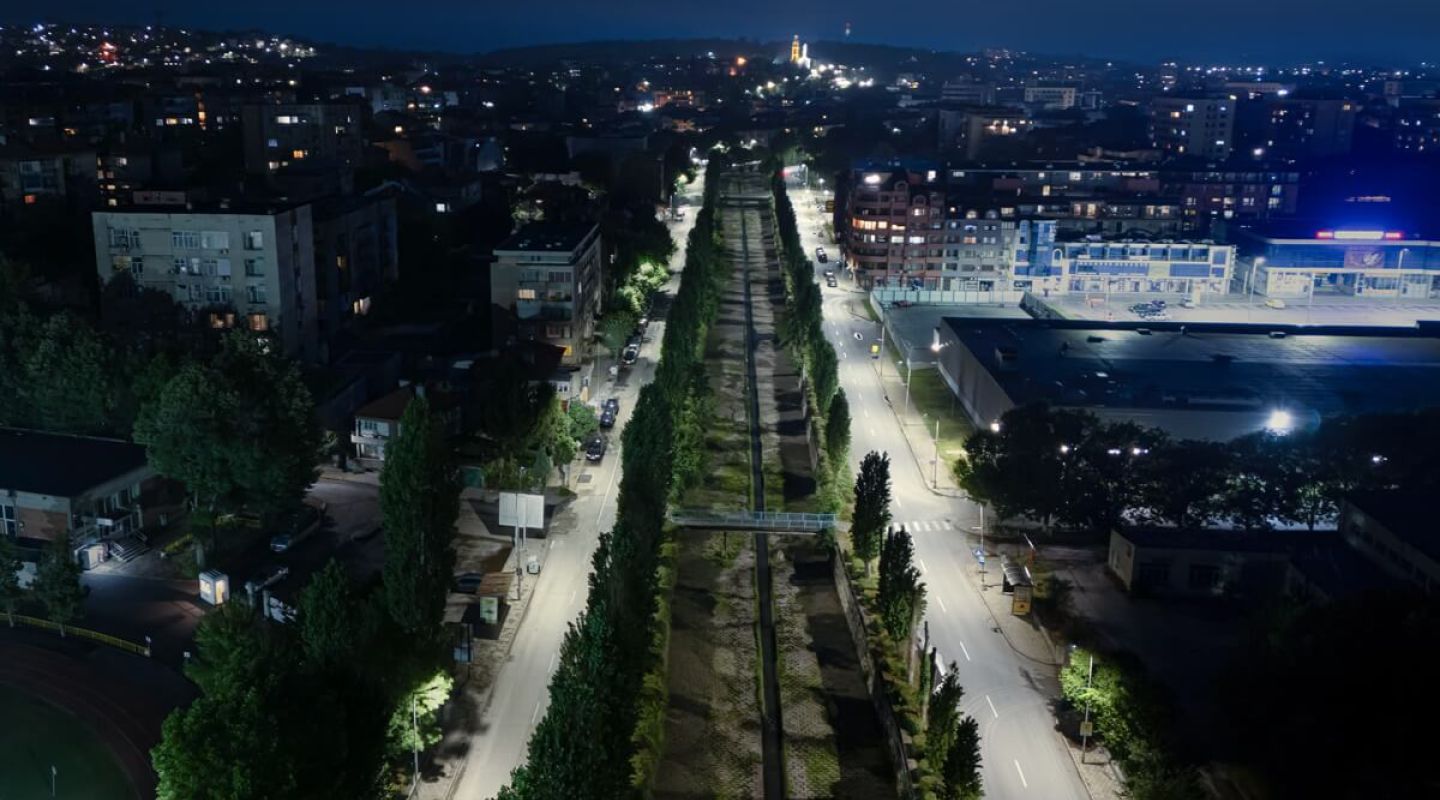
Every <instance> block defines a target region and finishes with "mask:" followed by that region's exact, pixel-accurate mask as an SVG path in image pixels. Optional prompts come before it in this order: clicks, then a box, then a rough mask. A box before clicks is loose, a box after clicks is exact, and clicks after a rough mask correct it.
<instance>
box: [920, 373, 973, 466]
mask: <svg viewBox="0 0 1440 800" xmlns="http://www.w3.org/2000/svg"><path fill="white" fill-rule="evenodd" d="M902 374H903V373H902ZM910 402H911V403H914V404H915V408H918V409H920V413H922V414H925V415H927V417H928V418H929V419H930V423H929V424H930V426H931V427H930V430H928V431H926V434H927V436H926V438H931V437H933V436H934V435H935V429H934V425H935V422H934V420H936V419H938V420H940V456H941V458H943V459H944V460H945V463H946V464H949V463H952V462H954V461H955V459H957V458H959V457H960V455H961V453H962V452H963V451H964V448H965V439H966V438H968V437H969V436H970V434H971V433H974V431H975V427H974V426H973V425H971V424H970V419H969V417H968V416H966V414H965V409H963V408H962V407H961V406H960V401H959V400H957V399H956V398H955V393H954V392H952V391H950V387H949V386H946V385H945V379H944V378H941V377H940V371H939V370H937V369H917V370H915V373H914V375H913V376H912V377H911V381H910Z"/></svg>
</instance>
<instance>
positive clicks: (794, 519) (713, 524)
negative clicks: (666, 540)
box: [670, 508, 835, 533]
mask: <svg viewBox="0 0 1440 800" xmlns="http://www.w3.org/2000/svg"><path fill="white" fill-rule="evenodd" d="M670 521H671V522H673V523H675V524H676V525H682V526H684V527H687V528H712V529H715V530H733V531H775V532H778V533H819V532H820V531H822V530H825V529H827V528H828V529H830V530H834V529H835V515H834V514H808V513H803V512H798V511H710V510H708V509H684V508H677V509H675V510H674V511H671V512H670Z"/></svg>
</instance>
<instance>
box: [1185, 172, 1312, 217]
mask: <svg viewBox="0 0 1440 800" xmlns="http://www.w3.org/2000/svg"><path fill="white" fill-rule="evenodd" d="M1263 166H1264V165H1259V166H1257V167H1256V168H1255V169H1246V170H1235V169H1223V170H1222V169H1193V170H1191V169H1184V168H1182V167H1172V168H1166V169H1162V170H1160V173H1159V174H1160V192H1161V194H1164V195H1167V196H1172V197H1179V198H1180V202H1181V205H1182V209H1183V212H1182V213H1183V214H1184V216H1185V224H1186V226H1187V227H1188V228H1190V229H1191V230H1194V231H1200V232H1206V231H1208V230H1209V229H1210V226H1211V224H1212V223H1214V222H1217V221H1221V220H1238V221H1240V222H1258V221H1263V220H1269V219H1275V218H1283V217H1290V216H1294V214H1295V211H1296V207H1297V204H1298V202H1299V196H1300V173H1299V172H1294V171H1283V170H1274V169H1263V168H1261V167H1263Z"/></svg>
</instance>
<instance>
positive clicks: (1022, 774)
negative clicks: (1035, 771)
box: [1015, 758, 1030, 789]
mask: <svg viewBox="0 0 1440 800" xmlns="http://www.w3.org/2000/svg"><path fill="white" fill-rule="evenodd" d="M1015 771H1016V772H1018V773H1020V785H1021V786H1024V787H1025V788H1026V789H1029V788H1030V782H1029V781H1027V780H1025V770H1023V769H1020V759H1018V758H1017V759H1015Z"/></svg>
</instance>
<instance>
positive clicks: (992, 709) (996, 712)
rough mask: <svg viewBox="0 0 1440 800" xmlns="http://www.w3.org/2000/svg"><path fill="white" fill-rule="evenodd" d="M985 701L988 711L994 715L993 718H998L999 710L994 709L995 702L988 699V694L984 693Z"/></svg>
mask: <svg viewBox="0 0 1440 800" xmlns="http://www.w3.org/2000/svg"><path fill="white" fill-rule="evenodd" d="M985 702H986V703H987V704H988V705H989V706H990V713H991V714H994V715H995V719H1000V712H999V711H996V710H995V704H994V703H993V702H991V701H990V695H988V694H987V695H985Z"/></svg>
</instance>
